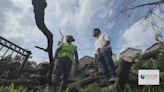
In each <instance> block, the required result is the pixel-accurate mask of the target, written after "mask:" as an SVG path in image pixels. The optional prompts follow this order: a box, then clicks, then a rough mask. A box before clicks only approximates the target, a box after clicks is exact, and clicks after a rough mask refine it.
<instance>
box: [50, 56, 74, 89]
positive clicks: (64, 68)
mask: <svg viewBox="0 0 164 92" xmlns="http://www.w3.org/2000/svg"><path fill="white" fill-rule="evenodd" d="M71 66H72V61H71V60H70V59H59V60H58V62H57V64H56V69H55V71H54V75H53V76H52V88H53V92H57V87H58V82H59V80H60V76H61V75H62V74H63V82H62V91H64V90H65V89H66V88H67V84H68V79H69V73H70V71H71Z"/></svg>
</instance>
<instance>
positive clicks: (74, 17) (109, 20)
mask: <svg viewBox="0 0 164 92" xmlns="http://www.w3.org/2000/svg"><path fill="white" fill-rule="evenodd" d="M153 1H156V0H144V1H143V0H47V4H48V5H47V8H46V10H45V23H46V25H47V27H48V28H49V30H50V31H51V32H52V33H53V35H54V38H53V39H54V47H53V49H54V52H55V49H56V48H57V42H58V41H59V40H61V36H60V33H59V31H58V29H59V28H60V29H61V31H62V32H63V34H64V35H67V34H72V35H73V36H74V37H75V39H76V42H75V43H74V44H76V45H77V46H78V53H79V56H80V58H81V57H83V56H85V55H89V56H94V53H95V51H94V41H95V39H94V38H93V37H92V30H93V28H95V27H98V28H100V29H101V31H102V32H105V33H108V34H109V35H110V38H111V47H112V50H113V52H114V53H115V54H117V55H119V53H120V52H122V51H123V50H125V49H126V48H128V47H134V48H138V49H141V50H143V51H144V50H145V49H146V48H148V47H150V46H151V44H153V43H155V37H154V35H155V33H156V32H158V31H160V32H162V33H164V32H163V31H164V30H163V27H164V16H163V14H162V13H163V12H164V7H163V5H161V6H160V7H157V8H155V9H154V14H153V15H152V16H151V17H148V18H147V20H145V19H144V16H146V14H147V12H148V10H149V8H148V7H144V8H138V9H135V10H131V11H128V12H127V13H122V14H120V15H119V14H118V11H119V10H121V9H124V8H130V7H133V6H136V5H139V4H143V3H147V2H153ZM152 21H153V23H155V24H157V25H158V28H156V27H154V28H153V27H152V24H151V22H152ZM159 28H160V29H159ZM0 29H1V30H0V36H2V37H4V38H6V39H8V40H10V41H12V42H14V43H15V44H18V45H19V46H21V47H23V48H25V49H28V50H30V51H32V59H31V60H34V61H36V62H37V63H40V62H43V61H46V60H48V56H47V53H45V52H43V51H41V50H39V49H36V48H35V47H34V46H40V47H43V48H45V47H46V46H47V40H46V38H45V36H44V35H43V34H42V32H41V31H40V30H39V29H38V28H37V26H36V24H35V20H34V13H33V6H32V3H31V0H0Z"/></svg>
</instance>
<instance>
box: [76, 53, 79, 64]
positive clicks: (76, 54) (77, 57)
mask: <svg viewBox="0 0 164 92" xmlns="http://www.w3.org/2000/svg"><path fill="white" fill-rule="evenodd" d="M75 62H76V64H78V63H79V61H78V52H77V51H75Z"/></svg>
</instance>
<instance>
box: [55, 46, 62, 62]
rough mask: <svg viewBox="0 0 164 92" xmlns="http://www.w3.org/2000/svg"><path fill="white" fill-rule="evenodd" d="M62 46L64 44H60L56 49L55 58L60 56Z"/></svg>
mask: <svg viewBox="0 0 164 92" xmlns="http://www.w3.org/2000/svg"><path fill="white" fill-rule="evenodd" d="M61 48H62V46H60V47H58V48H57V49H56V52H55V57H54V60H55V58H58V54H59V52H60V51H61Z"/></svg>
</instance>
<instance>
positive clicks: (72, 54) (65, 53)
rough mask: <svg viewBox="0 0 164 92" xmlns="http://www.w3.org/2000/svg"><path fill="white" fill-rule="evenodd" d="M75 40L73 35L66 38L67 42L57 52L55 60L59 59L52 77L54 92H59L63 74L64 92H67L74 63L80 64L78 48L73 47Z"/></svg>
mask: <svg viewBox="0 0 164 92" xmlns="http://www.w3.org/2000/svg"><path fill="white" fill-rule="evenodd" d="M74 41H75V39H74V38H73V36H72V35H67V36H66V42H64V43H62V44H61V46H59V48H58V49H57V50H56V53H55V59H57V63H56V68H55V71H54V75H53V77H52V88H53V92H56V91H57V86H58V82H59V80H60V76H61V75H62V74H63V82H62V91H65V90H66V88H67V84H68V79H69V74H70V71H71V66H72V62H73V61H74V60H75V62H76V65H77V64H78V53H77V46H75V45H73V44H72V42H74Z"/></svg>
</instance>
